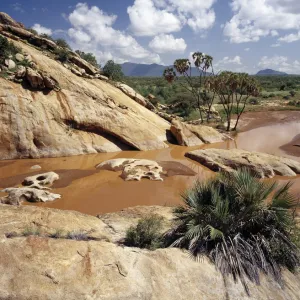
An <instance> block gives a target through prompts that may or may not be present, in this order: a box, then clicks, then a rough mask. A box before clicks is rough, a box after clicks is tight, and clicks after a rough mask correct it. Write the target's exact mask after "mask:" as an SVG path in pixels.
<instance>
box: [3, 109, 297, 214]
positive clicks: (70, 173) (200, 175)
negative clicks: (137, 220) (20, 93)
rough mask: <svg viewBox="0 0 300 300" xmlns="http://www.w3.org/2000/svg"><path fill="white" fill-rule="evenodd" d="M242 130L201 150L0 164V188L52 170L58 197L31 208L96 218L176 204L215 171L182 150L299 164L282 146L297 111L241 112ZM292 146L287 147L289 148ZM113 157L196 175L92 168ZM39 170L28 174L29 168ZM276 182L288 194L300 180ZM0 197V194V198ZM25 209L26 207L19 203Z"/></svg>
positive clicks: (293, 129) (172, 149)
mask: <svg viewBox="0 0 300 300" xmlns="http://www.w3.org/2000/svg"><path fill="white" fill-rule="evenodd" d="M241 125H242V132H240V133H239V134H238V135H237V136H236V137H235V140H234V141H226V142H223V143H217V144H212V145H205V146H202V147H181V146H176V145H170V148H167V149H161V150H153V151H123V152H117V153H100V154H92V155H81V156H72V157H60V158H43V159H23V160H11V161H2V162H1V161H0V188H4V187H11V186H18V185H20V183H21V182H22V181H23V179H24V178H25V177H26V176H29V175H34V174H38V173H43V172H48V171H54V172H57V173H58V174H59V175H60V179H59V180H58V181H56V182H55V184H54V185H53V192H54V193H59V194H61V196H62V198H61V199H59V200H56V201H53V202H48V203H38V204H30V205H37V206H43V207H52V208H59V209H66V210H76V211H80V212H83V213H87V214H91V215H97V214H100V213H106V212H113V211H118V210H120V209H123V208H126V207H131V206H136V205H168V206H173V205H177V204H180V203H181V198H180V194H181V193H182V192H184V190H186V189H187V188H188V187H190V186H192V185H193V183H194V182H195V180H196V179H199V180H205V179H206V178H209V177H211V176H214V175H215V173H213V172H211V171H210V170H208V169H207V168H205V167H203V166H202V165H200V164H198V163H196V162H194V161H192V160H190V159H188V158H185V157H184V154H185V153H186V152H187V151H191V150H195V149H202V148H223V149H232V148H240V149H244V150H250V151H260V152H265V153H269V154H274V155H281V156H285V157H289V158H293V159H295V160H298V161H300V147H294V148H295V149H294V148H293V151H291V149H288V148H286V147H285V145H288V144H290V143H291V141H292V140H293V139H294V138H295V137H296V136H297V135H299V133H300V112H278V113H277V112H269V113H265V112H262V113H248V114H245V116H244V118H243V122H242V124H241ZM290 147H292V146H290ZM113 158H144V159H152V160H157V161H177V162H181V163H182V164H184V165H185V166H187V167H189V168H191V169H192V170H194V171H195V172H196V173H197V175H196V176H182V175H176V176H171V177H166V178H165V179H164V181H163V182H160V181H150V180H147V179H143V180H142V181H140V182H135V181H134V182H125V181H124V180H123V179H121V178H120V173H119V172H111V171H105V170H101V171H99V170H96V169H95V165H97V164H99V163H101V162H103V161H105V160H108V159H113ZM36 164H38V165H40V166H41V167H42V169H41V170H31V169H30V167H31V166H33V165H36ZM276 179H277V180H279V181H280V182H281V183H284V182H287V181H289V180H291V181H293V182H294V185H293V192H294V193H296V194H299V195H300V176H297V177H294V178H284V177H276ZM0 196H1V194H0ZM24 205H29V204H27V203H26V204H24Z"/></svg>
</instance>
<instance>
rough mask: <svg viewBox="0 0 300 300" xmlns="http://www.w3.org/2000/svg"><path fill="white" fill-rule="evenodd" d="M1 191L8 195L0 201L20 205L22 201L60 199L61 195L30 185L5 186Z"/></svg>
mask: <svg viewBox="0 0 300 300" xmlns="http://www.w3.org/2000/svg"><path fill="white" fill-rule="evenodd" d="M1 192H3V193H7V194H8V195H7V196H5V197H2V198H0V202H1V203H3V204H10V205H20V204H21V203H22V202H23V201H28V202H47V201H53V200H56V199H60V197H61V196H60V195H59V194H53V193H50V192H48V191H45V190H40V189H37V188H31V187H22V188H7V189H4V190H2V191H1Z"/></svg>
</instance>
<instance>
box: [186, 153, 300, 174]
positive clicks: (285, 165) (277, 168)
mask: <svg viewBox="0 0 300 300" xmlns="http://www.w3.org/2000/svg"><path fill="white" fill-rule="evenodd" d="M185 156H186V157H188V158H190V159H193V160H195V161H197V162H199V163H200V164H202V165H204V166H205V167H207V168H209V169H211V170H212V171H215V172H219V171H226V172H232V171H234V170H237V169H240V168H247V169H249V170H250V171H252V172H253V173H255V174H257V175H258V176H259V177H261V178H272V177H274V176H275V175H280V176H296V175H297V174H300V163H299V162H297V161H295V160H292V159H289V158H285V157H279V156H274V155H270V154H266V153H260V152H249V151H245V150H240V149H230V150H224V149H205V150H195V151H191V152H187V153H186V154H185Z"/></svg>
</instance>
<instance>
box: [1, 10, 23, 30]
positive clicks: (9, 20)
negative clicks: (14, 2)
mask: <svg viewBox="0 0 300 300" xmlns="http://www.w3.org/2000/svg"><path fill="white" fill-rule="evenodd" d="M0 24H4V25H11V26H14V27H18V28H24V25H23V24H22V23H19V22H17V21H15V20H14V19H13V18H11V17H10V16H9V15H8V14H6V13H4V12H0Z"/></svg>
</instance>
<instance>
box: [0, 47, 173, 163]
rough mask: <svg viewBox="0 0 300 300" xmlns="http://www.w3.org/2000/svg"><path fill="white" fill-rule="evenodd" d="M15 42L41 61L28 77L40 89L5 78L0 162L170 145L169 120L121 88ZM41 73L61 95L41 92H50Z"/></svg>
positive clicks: (0, 80)
mask: <svg viewBox="0 0 300 300" xmlns="http://www.w3.org/2000/svg"><path fill="white" fill-rule="evenodd" d="M14 43H16V46H18V47H20V48H22V53H27V54H28V55H30V56H31V57H32V59H33V60H34V62H36V63H37V65H38V71H37V70H33V69H32V68H31V69H32V70H33V71H32V70H31V71H30V72H29V74H28V75H31V74H33V75H34V76H33V78H32V79H34V81H33V84H34V86H39V87H38V88H36V89H35V91H34V92H32V93H30V92H28V90H26V89H24V88H23V87H22V86H21V85H20V84H16V83H13V82H9V81H7V80H5V79H3V78H0V92H1V95H2V97H1V101H2V103H3V105H2V107H3V109H2V110H0V145H1V147H0V159H13V158H21V157H22V158H26V157H27V158H29V157H30V158H38V157H57V156H68V155H78V154H87V153H98V152H116V151H121V150H130V149H131V150H132V149H135V150H150V149H160V148H166V147H168V146H167V144H166V143H165V141H166V140H167V135H166V133H167V130H168V129H169V127H170V125H169V124H168V122H166V121H165V120H163V119H162V118H160V117H159V116H157V115H156V114H154V113H153V112H151V111H149V110H148V109H146V108H144V107H143V106H141V105H139V104H138V103H136V102H135V101H133V100H132V99H131V98H129V97H128V96H126V95H125V94H124V93H123V92H121V91H120V90H119V89H118V88H116V87H114V86H113V85H111V84H108V83H106V82H105V81H102V80H99V79H91V80H83V79H82V77H77V76H75V75H74V74H72V73H71V72H70V71H69V70H67V69H66V68H65V67H64V66H63V65H62V64H61V63H59V62H57V61H55V60H53V59H51V58H48V57H45V56H44V55H43V54H42V52H41V51H39V50H38V49H36V48H34V47H31V46H30V45H27V44H25V43H23V42H14ZM40 72H41V73H42V74H44V73H48V75H49V77H50V78H55V80H56V81H57V82H58V83H59V87H60V88H61V91H59V92H55V93H54V92H49V93H48V92H45V91H40V90H43V89H44V88H45V83H44V79H43V78H41V75H40ZM26 77H27V75H26ZM26 77H25V78H26ZM30 79H31V78H30ZM26 80H27V78H26ZM122 107H126V109H123V108H122Z"/></svg>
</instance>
